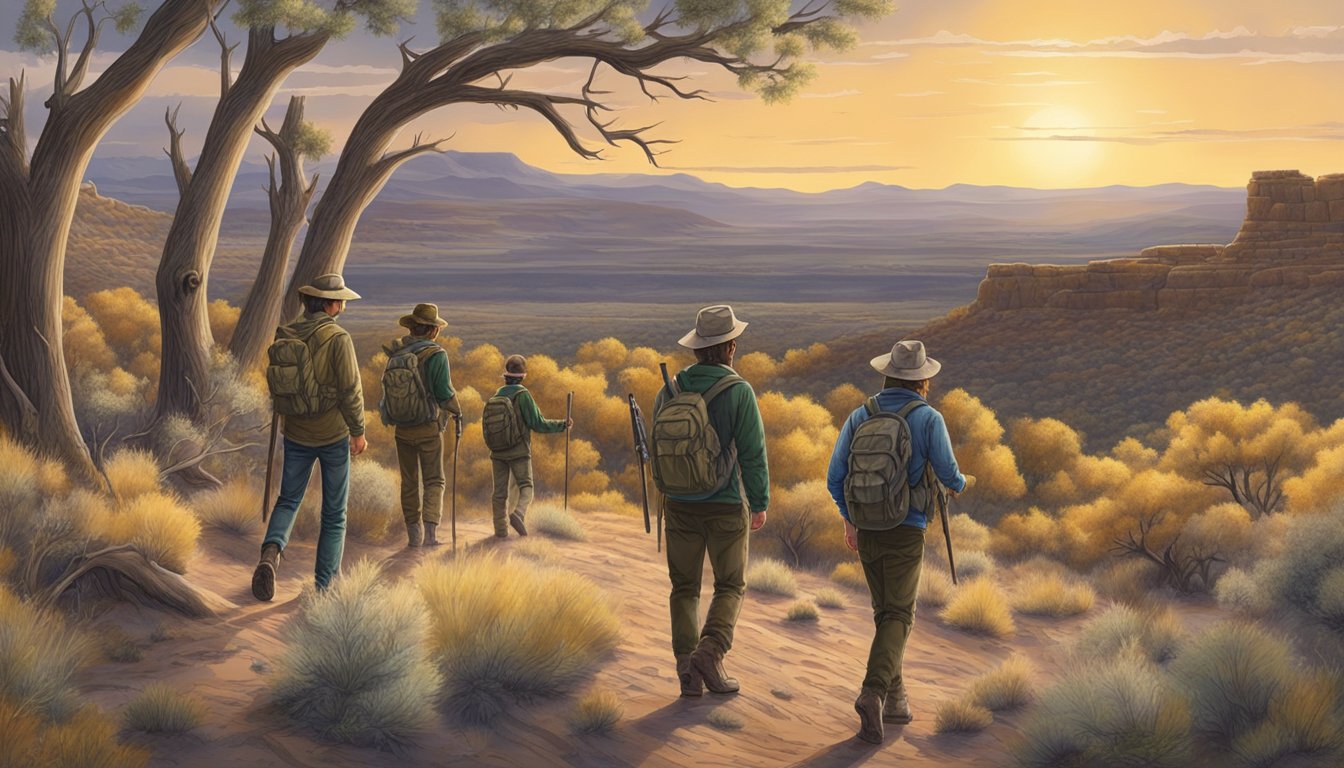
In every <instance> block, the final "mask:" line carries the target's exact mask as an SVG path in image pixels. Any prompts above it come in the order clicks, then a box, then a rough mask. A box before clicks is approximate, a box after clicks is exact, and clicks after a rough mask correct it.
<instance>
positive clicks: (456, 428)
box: [449, 416, 462, 555]
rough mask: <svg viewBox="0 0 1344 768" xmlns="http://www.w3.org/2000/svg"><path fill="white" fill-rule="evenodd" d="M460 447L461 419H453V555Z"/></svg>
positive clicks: (451, 512) (451, 514)
mask: <svg viewBox="0 0 1344 768" xmlns="http://www.w3.org/2000/svg"><path fill="white" fill-rule="evenodd" d="M461 445H462V418H461V417H459V416H454V417H453V501H452V503H451V504H450V505H449V510H450V512H449V518H450V522H451V524H452V531H453V554H454V555H456V554H457V453H458V450H457V449H458V447H459V446H461Z"/></svg>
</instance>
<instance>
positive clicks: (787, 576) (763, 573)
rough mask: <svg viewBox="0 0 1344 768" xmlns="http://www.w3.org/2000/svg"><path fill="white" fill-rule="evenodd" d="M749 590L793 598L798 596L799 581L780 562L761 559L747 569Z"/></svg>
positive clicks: (757, 559)
mask: <svg viewBox="0 0 1344 768" xmlns="http://www.w3.org/2000/svg"><path fill="white" fill-rule="evenodd" d="M747 588H748V589H751V590H752V591H754V592H764V593H765V594H767V595H782V596H784V597H793V596H794V595H796V594H798V579H797V578H795V577H794V575H793V571H791V570H789V566H787V565H785V564H784V563H783V562H782V561H780V560H775V559H773V558H769V557H760V558H755V559H753V560H752V563H751V565H750V566H749V567H748V568H747Z"/></svg>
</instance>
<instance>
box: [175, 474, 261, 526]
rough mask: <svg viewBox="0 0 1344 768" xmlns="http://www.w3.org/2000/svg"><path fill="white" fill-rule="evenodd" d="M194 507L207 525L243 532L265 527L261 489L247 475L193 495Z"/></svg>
mask: <svg viewBox="0 0 1344 768" xmlns="http://www.w3.org/2000/svg"><path fill="white" fill-rule="evenodd" d="M191 508H192V509H194V510H196V517H197V518H198V519H199V520H200V521H201V524H202V525H204V526H205V527H207V528H213V529H215V530H219V531H224V532H225V533H232V534H235V535H239V536H241V535H243V534H247V533H251V532H253V531H255V530H257V529H258V528H259V527H260V526H261V492H260V491H259V490H258V489H257V488H255V487H254V486H253V485H252V484H251V483H250V482H248V481H247V480H246V479H244V478H234V479H233V480H230V481H229V482H227V483H225V484H224V486H223V487H221V488H216V489H215V490H213V491H206V492H205V493H200V494H197V495H195V496H193V497H191Z"/></svg>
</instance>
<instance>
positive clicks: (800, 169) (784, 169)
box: [667, 165, 915, 173]
mask: <svg viewBox="0 0 1344 768" xmlns="http://www.w3.org/2000/svg"><path fill="white" fill-rule="evenodd" d="M914 167H915V166H913V165H683V166H668V167H667V168H668V170H672V171H701V172H710V173H885V172H889V171H908V170H912V169H913V168H914Z"/></svg>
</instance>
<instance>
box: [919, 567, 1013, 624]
mask: <svg viewBox="0 0 1344 768" xmlns="http://www.w3.org/2000/svg"><path fill="white" fill-rule="evenodd" d="M938 615H939V617H940V618H941V619H942V620H943V621H944V622H946V623H947V624H949V625H951V626H953V627H956V628H958V629H962V630H965V631H967V632H970V633H972V634H979V635H988V636H990V637H997V638H1005V637H1009V636H1010V635H1012V634H1013V633H1014V632H1015V631H1016V630H1017V627H1016V625H1015V624H1014V623H1013V613H1012V611H1010V610H1009V609H1008V597H1007V596H1006V595H1005V594H1004V593H1003V590H1001V589H999V587H998V586H997V585H995V584H994V582H992V581H990V580H989V579H976V580H974V581H970V582H967V583H966V584H965V585H964V586H962V587H961V588H960V589H958V590H957V592H956V593H955V594H954V595H953V596H952V599H951V600H950V601H949V602H948V604H947V606H946V607H945V608H943V610H942V612H941V613H939V614H938Z"/></svg>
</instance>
